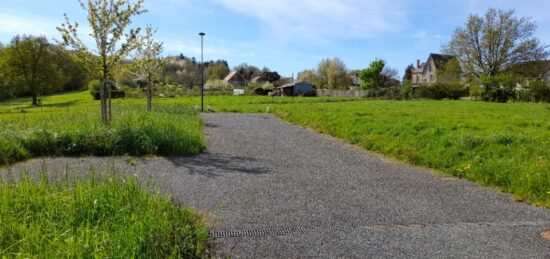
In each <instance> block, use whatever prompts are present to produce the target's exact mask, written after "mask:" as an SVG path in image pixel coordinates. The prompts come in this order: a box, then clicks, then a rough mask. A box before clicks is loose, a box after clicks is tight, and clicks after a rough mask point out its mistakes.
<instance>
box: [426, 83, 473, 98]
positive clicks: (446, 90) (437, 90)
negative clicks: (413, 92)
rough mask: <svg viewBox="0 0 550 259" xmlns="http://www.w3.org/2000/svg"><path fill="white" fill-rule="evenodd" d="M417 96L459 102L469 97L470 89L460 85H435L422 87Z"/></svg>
mask: <svg viewBox="0 0 550 259" xmlns="http://www.w3.org/2000/svg"><path fill="white" fill-rule="evenodd" d="M417 96H418V97H420V98H428V99H435V100H442V99H452V100H458V99H460V98H461V97H464V96H468V89H467V88H466V87H464V85H462V84H460V83H435V84H431V85H420V87H419V89H418V93H417Z"/></svg>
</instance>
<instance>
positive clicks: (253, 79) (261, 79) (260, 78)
mask: <svg viewBox="0 0 550 259" xmlns="http://www.w3.org/2000/svg"><path fill="white" fill-rule="evenodd" d="M251 81H252V83H258V82H265V80H263V78H262V77H261V76H257V77H254V78H252V80H251Z"/></svg>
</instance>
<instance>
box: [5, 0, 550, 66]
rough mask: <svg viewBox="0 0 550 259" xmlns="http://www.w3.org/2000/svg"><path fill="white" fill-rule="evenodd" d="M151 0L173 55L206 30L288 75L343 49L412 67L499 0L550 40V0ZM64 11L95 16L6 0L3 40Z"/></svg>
mask: <svg viewBox="0 0 550 259" xmlns="http://www.w3.org/2000/svg"><path fill="white" fill-rule="evenodd" d="M145 5H146V8H147V9H148V10H149V12H148V13H146V14H143V15H142V16H140V17H139V18H137V19H136V21H135V25H136V26H143V25H145V24H152V25H153V26H155V27H157V28H158V32H157V38H158V39H159V40H161V41H163V42H164V44H165V45H164V46H165V55H168V54H179V53H183V54H184V55H186V56H195V57H197V58H198V57H200V38H199V36H198V32H200V31H204V32H206V33H207V36H206V38H205V59H208V60H209V59H225V60H227V61H228V62H229V64H230V66H235V65H238V64H240V63H244V62H246V63H248V64H251V65H255V66H258V67H260V68H261V67H263V66H267V67H269V68H271V69H272V70H276V71H279V72H280V73H281V74H282V75H284V76H291V75H292V74H293V73H294V74H296V73H298V72H299V71H301V70H303V69H306V68H313V67H315V66H316V65H317V63H318V62H319V61H320V60H321V59H323V58H327V57H340V58H342V59H343V60H344V61H345V63H346V65H347V66H348V68H349V69H361V68H364V67H366V66H368V64H369V63H370V61H372V60H373V59H374V58H383V59H385V60H387V61H388V65H389V66H391V67H394V68H397V69H398V70H399V71H400V73H401V74H402V73H403V70H404V69H405V67H406V66H407V64H411V63H414V62H415V61H416V59H421V60H425V59H426V58H427V56H428V54H429V53H431V52H439V51H440V49H441V46H442V44H444V43H446V42H448V41H449V40H450V37H451V35H452V33H453V31H454V29H455V28H456V27H457V26H461V25H463V24H464V23H465V21H466V19H467V16H468V14H470V13H484V12H485V10H487V8H489V7H493V8H499V9H515V10H516V13H517V15H519V16H528V17H531V18H532V19H533V20H534V21H535V22H536V23H537V24H538V30H537V33H536V36H537V37H539V38H540V39H541V40H542V42H543V43H544V44H550V15H548V10H550V1H549V0H523V1H519V0H338V1H336V0H145ZM64 13H67V14H68V15H69V16H70V18H71V19H72V20H73V21H74V20H76V21H78V22H79V23H80V24H83V25H84V24H85V17H86V16H85V13H84V12H83V10H81V9H80V6H79V5H78V2H77V1H76V0H48V1H41V0H12V1H7V0H2V3H1V4H0V42H3V43H7V42H9V40H10V39H11V38H12V37H13V35H15V34H23V33H26V34H42V35H46V36H48V37H49V38H59V33H58V32H57V31H56V29H55V27H56V26H58V25H59V24H61V22H63V14H64ZM83 29H86V28H83ZM89 42H90V43H91V41H89Z"/></svg>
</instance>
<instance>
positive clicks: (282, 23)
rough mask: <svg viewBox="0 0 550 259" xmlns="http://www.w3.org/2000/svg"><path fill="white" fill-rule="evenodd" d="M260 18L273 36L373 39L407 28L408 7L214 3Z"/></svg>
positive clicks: (343, 2) (309, 1) (303, 1)
mask: <svg viewBox="0 0 550 259" xmlns="http://www.w3.org/2000/svg"><path fill="white" fill-rule="evenodd" d="M211 1H212V2H214V3H216V4H219V5H222V6H224V7H226V8H228V9H230V10H232V11H234V12H237V13H241V14H244V15H247V16H252V17H255V18H257V19H258V20H260V21H261V22H262V25H263V26H264V27H265V29H266V30H267V31H268V32H269V34H270V35H276V37H285V38H298V39H314V40H323V39H325V40H331V39H335V38H336V39H342V38H343V39H357V38H370V37H375V36H378V35H380V34H384V33H388V32H397V31H400V30H401V29H402V28H404V27H405V23H406V12H405V11H404V10H406V4H403V3H400V4H395V2H394V1H390V0H340V1H334V0H264V1H257V0H211Z"/></svg>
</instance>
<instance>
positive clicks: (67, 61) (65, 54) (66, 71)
mask: <svg viewBox="0 0 550 259" xmlns="http://www.w3.org/2000/svg"><path fill="white" fill-rule="evenodd" d="M52 47H53V51H54V54H55V62H56V64H57V66H58V67H59V68H60V69H61V72H62V74H63V76H64V77H65V80H64V81H65V83H64V84H63V85H62V88H61V89H60V90H62V91H71V90H80V89H83V88H84V87H85V86H86V83H87V81H88V77H89V76H90V75H89V71H88V68H87V67H86V65H85V64H83V63H82V62H81V60H80V59H79V58H78V57H77V55H76V54H75V53H74V52H72V51H69V50H67V49H65V48H64V47H63V46H58V45H54V46H52Z"/></svg>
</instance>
